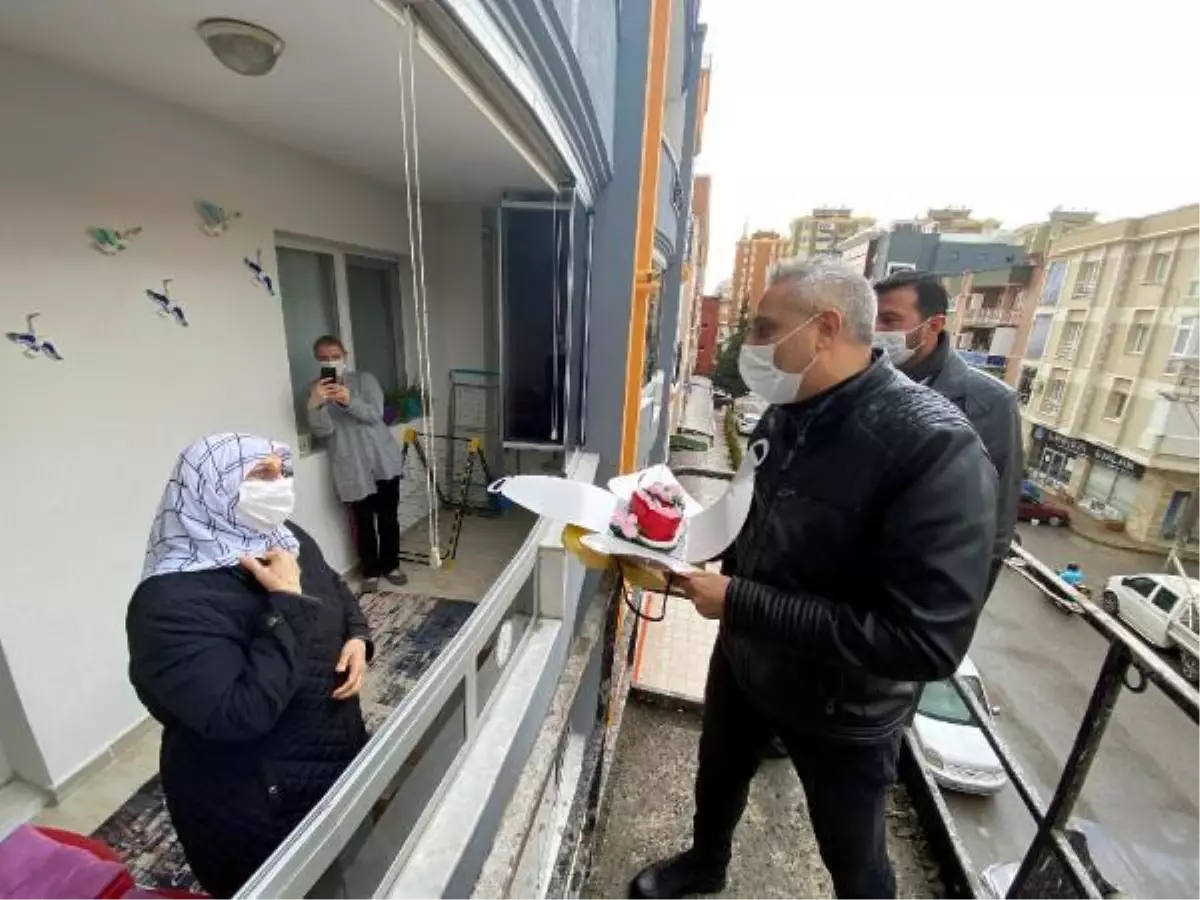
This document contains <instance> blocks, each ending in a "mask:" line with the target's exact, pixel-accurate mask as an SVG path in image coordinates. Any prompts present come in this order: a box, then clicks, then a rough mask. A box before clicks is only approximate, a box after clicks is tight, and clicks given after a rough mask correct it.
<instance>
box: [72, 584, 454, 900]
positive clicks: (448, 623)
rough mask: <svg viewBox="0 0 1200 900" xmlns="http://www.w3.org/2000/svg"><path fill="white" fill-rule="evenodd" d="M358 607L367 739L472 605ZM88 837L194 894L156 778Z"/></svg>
mask: <svg viewBox="0 0 1200 900" xmlns="http://www.w3.org/2000/svg"><path fill="white" fill-rule="evenodd" d="M361 603H362V609H363V612H364V613H365V614H366V616H367V621H368V622H369V623H370V626H371V634H372V636H373V637H374V639H375V659H374V662H373V663H372V665H371V669H370V672H369V673H368V675H367V682H366V685H365V686H364V688H363V694H362V705H363V718H364V719H365V720H366V723H367V730H368V731H371V732H373V731H374V730H375V729H376V728H377V727H378V726H379V725H380V724H381V723H382V722H383V721H384V720H385V719H386V718H387V717H388V714H389V713H390V712H391V711H392V710H393V709H395V708H396V706H397V705H399V703H400V701H401V700H403V699H404V697H405V695H406V694H408V692H409V691H410V690H412V687H413V685H415V684H416V683H417V680H418V679H419V678H420V677H421V676H422V675H423V674H425V672H426V670H428V668H429V667H430V665H432V664H433V661H434V660H435V659H436V658H437V656H438V654H439V653H440V652H441V651H442V649H443V648H444V647H445V646H446V645H447V644H448V643H449V642H450V640H451V638H453V637H454V635H455V634H457V633H458V630H459V629H460V628H462V626H463V624H464V623H465V622H466V621H467V619H468V618H469V617H470V615H471V612H472V611H473V610H474V609H475V604H474V603H470V602H468V601H465V600H445V599H442V598H440V597H424V596H419V595H416V594H399V593H380V594H371V595H368V596H366V597H363V599H362V601H361ZM92 837H94V838H96V839H97V840H100V841H103V842H104V843H105V844H107V845H108V846H109V847H111V848H113V850H115V851H116V852H117V853H119V854H120V855H121V857H122V858H123V859H124V860H125V862H126V864H127V865H128V866H129V868H130V870H131V871H132V872H133V876H134V878H135V879H136V880H137V882H138V884H140V885H142V886H144V887H154V888H168V889H174V890H185V891H194V892H197V893H199V892H200V886H199V885H198V884H197V882H196V878H195V876H194V875H192V872H191V869H189V868H188V864H187V860H186V859H185V858H184V855H183V848H182V847H181V846H180V845H179V839H178V838H177V837H176V836H175V829H174V828H172V827H171V818H170V816H169V815H168V813H167V804H166V799H165V798H164V797H163V791H162V782H161V781H160V780H159V777H158V775H155V776H154V777H153V778H151V779H150V780H149V781H147V782H146V783H145V784H144V785H142V786H141V787H140V788H139V789H138V790H137V792H136V793H135V794H134V795H133V796H132V797H130V798H129V799H128V800H127V801H125V803H124V804H123V805H122V806H121V808H120V809H118V810H117V811H116V812H115V813H113V814H112V815H111V816H109V817H108V818H107V819H106V820H105V821H104V823H103V824H102V825H101V826H100V827H99V828H97V829H96V830H95V831H94V832H92Z"/></svg>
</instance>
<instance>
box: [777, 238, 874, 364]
mask: <svg viewBox="0 0 1200 900" xmlns="http://www.w3.org/2000/svg"><path fill="white" fill-rule="evenodd" d="M768 284H770V285H771V286H772V287H774V286H775V285H778V284H788V285H792V286H793V290H794V291H795V295H796V298H797V299H799V300H800V301H801V302H802V303H803V304H804V305H805V307H806V308H809V309H812V310H813V311H814V312H816V311H819V310H824V309H836V310H839V311H840V312H841V314H842V316H843V318H844V319H845V322H846V328H847V329H848V331H849V337H851V338H852V339H854V340H856V341H858V342H859V343H863V344H869V343H871V341H872V339H873V338H874V336H875V291H874V289H873V288H872V287H871V283H870V282H869V281H867V279H866V278H864V277H863V275H862V273H861V272H859V271H858V270H857V269H855V268H854V267H853V266H851V265H850V264H848V263H844V262H842V261H841V260H840V259H831V258H826V257H821V258H817V259H797V258H793V259H784V260H781V261H779V262H777V263H776V264H775V265H774V266H772V267H771V271H770V274H769V275H768Z"/></svg>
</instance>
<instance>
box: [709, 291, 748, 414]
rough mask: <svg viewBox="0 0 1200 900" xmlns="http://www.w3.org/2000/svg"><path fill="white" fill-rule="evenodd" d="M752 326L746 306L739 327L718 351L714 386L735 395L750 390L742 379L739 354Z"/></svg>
mask: <svg viewBox="0 0 1200 900" xmlns="http://www.w3.org/2000/svg"><path fill="white" fill-rule="evenodd" d="M749 327H750V320H749V318H748V317H747V315H746V308H745V307H742V314H741V317H740V318H739V319H738V324H737V328H736V329H734V332H733V334H731V335H730V336H729V339H728V340H727V341H725V343H724V344H722V345H721V349H720V351H719V352H718V353H717V364H716V367H715V369H714V370H713V377H712V382H713V387H715V388H719V389H720V390H723V391H725V392H727V393H728V394H730V395H731V396H734V397H743V396H745V395H746V394H748V393H750V391H749V390H748V389H747V387H746V383H745V382H744V381H742V374H741V372H739V371H738V355H739V354H740V353H741V352H742V344H743V343H744V342H745V340H746V332H747V330H748V329H749Z"/></svg>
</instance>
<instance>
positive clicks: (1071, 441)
mask: <svg viewBox="0 0 1200 900" xmlns="http://www.w3.org/2000/svg"><path fill="white" fill-rule="evenodd" d="M1046 446H1047V447H1053V448H1054V449H1055V450H1061V451H1062V452H1063V453H1070V454H1071V455H1072V456H1090V455H1091V450H1092V445H1091V444H1089V443H1088V442H1087V441H1081V440H1079V438H1069V437H1067V436H1065V435H1062V434H1059V433H1058V432H1057V431H1050V430H1049V429H1047V431H1046Z"/></svg>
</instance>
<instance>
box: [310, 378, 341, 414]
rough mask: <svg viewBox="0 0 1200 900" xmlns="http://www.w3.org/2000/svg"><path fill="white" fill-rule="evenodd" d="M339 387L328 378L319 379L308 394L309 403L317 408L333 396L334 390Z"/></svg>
mask: <svg viewBox="0 0 1200 900" xmlns="http://www.w3.org/2000/svg"><path fill="white" fill-rule="evenodd" d="M336 389H337V385H336V384H334V383H333V382H332V381H330V380H329V379H328V378H325V379H322V380H321V381H318V382H317V383H316V384H314V385H313V386H312V390H311V391H309V394H308V405H309V406H311V407H312V408H313V409H316V408H317V407H318V406H320V405H321V404H322V403H324V402H325V401H326V400H330V399H332V397H333V392H334V391H335V390H336Z"/></svg>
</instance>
